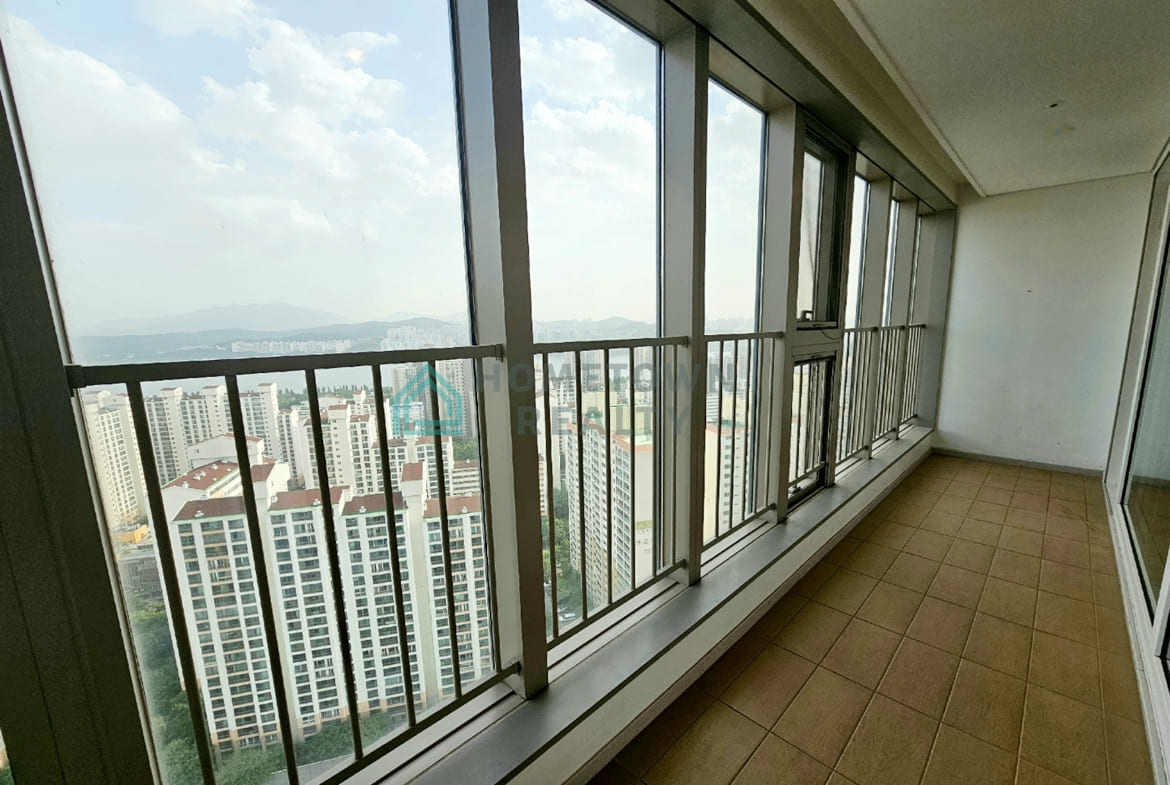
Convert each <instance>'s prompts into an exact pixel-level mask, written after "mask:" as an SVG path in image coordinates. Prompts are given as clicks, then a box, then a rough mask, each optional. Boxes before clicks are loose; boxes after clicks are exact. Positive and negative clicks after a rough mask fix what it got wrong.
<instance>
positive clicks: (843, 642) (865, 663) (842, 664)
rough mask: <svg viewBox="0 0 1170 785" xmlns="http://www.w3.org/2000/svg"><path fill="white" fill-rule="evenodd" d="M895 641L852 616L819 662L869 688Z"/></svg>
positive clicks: (896, 638)
mask: <svg viewBox="0 0 1170 785" xmlns="http://www.w3.org/2000/svg"><path fill="white" fill-rule="evenodd" d="M899 641H901V637H900V636H899V635H897V634H896V633H893V632H890V631H889V630H887V629H884V628H882V627H879V626H877V625H876V624H870V623H869V622H867V621H863V620H861V619H853V620H852V621H850V622H849V626H848V627H846V628H845V631H844V632H842V633H841V637H839V638H837V642H836V643H835V644H833V648H832V649H830V650H829V653H828V654H826V655H825V659H824V660H823V661H822V662H821V665H822V666H823V667H825V668H828V669H829V670H831V671H833V672H834V673H836V674H837V675H839V676H844V677H845V678H847V679H852V680H853V681H855V682H857V683H858V684H861V685H863V686H866V687H869V688H870V689H871V690H872V689H874V688H875V687H877V685H878V682H879V681H881V678H882V674H883V673H885V670H886V665H887V664H889V662H890V658H891V657H893V656H894V652H895V651H896V650H897V648H898V643H899ZM749 716H750V715H749ZM777 716H779V715H777ZM752 719H755V717H752ZM773 721H775V720H773Z"/></svg>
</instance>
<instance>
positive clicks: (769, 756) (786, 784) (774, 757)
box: [733, 733, 832, 785]
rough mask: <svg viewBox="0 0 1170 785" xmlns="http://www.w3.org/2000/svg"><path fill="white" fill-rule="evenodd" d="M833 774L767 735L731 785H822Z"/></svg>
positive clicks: (781, 741)
mask: <svg viewBox="0 0 1170 785" xmlns="http://www.w3.org/2000/svg"><path fill="white" fill-rule="evenodd" d="M830 774H832V771H831V770H830V769H829V768H828V767H826V766H824V765H823V764H821V763H818V762H817V761H816V760H815V759H813V758H811V757H809V756H808V755H806V754H804V753H803V752H801V751H800V750H798V749H797V748H796V747H793V746H792V745H791V744H789V743H788V742H786V741H784V740H783V739H781V738H779V737H778V736H773V735H772V734H770V733H769V734H768V735H767V736H766V737H765V738H764V741H763V742H762V743H761V744H760V746H759V747H756V751H755V752H754V753H753V754H752V757H751V759H750V760H748V762H747V765H745V766H744V767H743V769H741V770H740V772H739V775H738V776H737V777H736V778H735V780H733V783H734V785H823V783H824V782H825V780H827V779H828V778H829V775H830Z"/></svg>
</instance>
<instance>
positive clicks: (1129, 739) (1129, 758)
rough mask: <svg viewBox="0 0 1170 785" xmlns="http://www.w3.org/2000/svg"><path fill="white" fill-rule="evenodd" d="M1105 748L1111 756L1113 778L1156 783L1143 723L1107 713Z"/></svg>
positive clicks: (1127, 782) (1127, 783)
mask: <svg viewBox="0 0 1170 785" xmlns="http://www.w3.org/2000/svg"><path fill="white" fill-rule="evenodd" d="M1105 748H1106V750H1107V751H1108V758H1109V781H1110V782H1113V783H1124V785H1130V784H1131V783H1133V785H1153V783H1154V773H1153V770H1152V769H1151V768H1150V752H1149V746H1148V745H1147V743H1146V731H1145V728H1143V727H1142V726H1141V725H1140V724H1139V723H1136V722H1130V721H1129V720H1126V719H1122V718H1121V717H1114V716H1113V715H1112V714H1106V715H1105Z"/></svg>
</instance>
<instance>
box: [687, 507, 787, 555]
mask: <svg viewBox="0 0 1170 785" xmlns="http://www.w3.org/2000/svg"><path fill="white" fill-rule="evenodd" d="M770 512H776V503H775V502H772V503H770V504H768V505H766V506H764V507H761V508H760V509H758V510H756V511H755V512H753V513H752V514H751V515H749V516H748V517H746V518H744V519H743V520H742V521H740V522H739V523H735V524H732V525H731V526H730V527H728V529H727V531H725V532H720V533H719V534H716V535H715V536H714V537H712V538H711V539H709V540H707V542H705V543H703V550H704V552H705V551H707V550H709V549H711V548H713V547H715V546H716V545H718V544H720V543H721V542H723V541H724V540H726V539H727V538H728V537H730V536H731V535H733V534H736V533H737V532H739V531H742V530H743V527H744V526H747V525H749V524H751V523H753V522H755V521H758V520H760V519H761V518H763V517H764V516H765V515H767V514H768V513H770Z"/></svg>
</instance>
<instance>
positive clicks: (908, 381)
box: [899, 324, 926, 425]
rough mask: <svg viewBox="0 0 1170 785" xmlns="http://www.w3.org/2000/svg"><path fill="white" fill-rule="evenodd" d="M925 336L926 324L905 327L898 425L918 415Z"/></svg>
mask: <svg viewBox="0 0 1170 785" xmlns="http://www.w3.org/2000/svg"><path fill="white" fill-rule="evenodd" d="M925 337H926V325H924V324H912V325H910V326H909V327H908V328H907V329H906V350H905V352H904V356H905V362H904V363H903V373H904V374H905V377H904V379H903V381H902V411H901V417H900V419H899V424H900V425H905V424H906V423H908V422H909V421H910V420H912V419H914V418H915V417H917V416H918V387H919V383H920V382H921V381H922V342H923V340H924V339H925Z"/></svg>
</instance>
